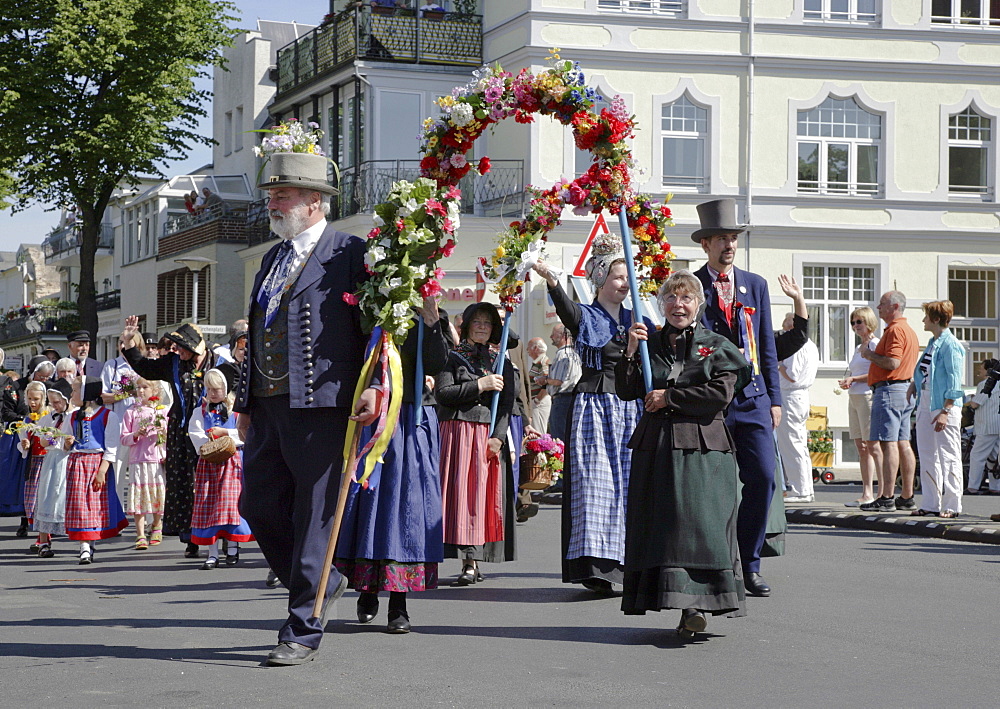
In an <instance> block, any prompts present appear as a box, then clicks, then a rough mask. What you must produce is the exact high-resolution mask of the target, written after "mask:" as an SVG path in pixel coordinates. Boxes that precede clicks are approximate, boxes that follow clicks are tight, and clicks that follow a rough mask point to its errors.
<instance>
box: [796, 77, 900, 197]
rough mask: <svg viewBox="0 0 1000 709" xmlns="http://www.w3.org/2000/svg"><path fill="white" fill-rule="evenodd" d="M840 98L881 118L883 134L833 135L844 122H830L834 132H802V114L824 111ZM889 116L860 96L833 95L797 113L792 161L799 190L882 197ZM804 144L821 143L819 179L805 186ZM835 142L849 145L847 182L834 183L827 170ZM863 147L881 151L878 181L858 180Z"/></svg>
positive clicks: (880, 127)
mask: <svg viewBox="0 0 1000 709" xmlns="http://www.w3.org/2000/svg"><path fill="white" fill-rule="evenodd" d="M831 100H833V101H838V102H848V101H851V102H853V103H854V104H855V105H856V106H857V107H858V109H859V110H861V111H864V112H865V113H867V114H869V115H872V116H876V117H878V118H879V129H878V130H879V137H878V138H871V137H862V136H849V135H846V134H845V135H841V136H838V135H833V134H832V133H833V132H835V130H836V128H838V127H839V126H840V125H842V124H837V123H832V122H831V123H830V124H829V125H830V132H831V135H828V136H826V135H801V134H800V133H799V122H800V119H801V117H802V114H808V113H812V112H813V111H820V112H822V111H823V110H824V109H823V104H824V103H826V102H827V101H831ZM885 122H886V121H885V116H884V115H883V114H881V113H880V112H878V111H872V110H870V109H869V108H868V107H866V106H865V105H864V103H863V102H862V101H859V100H858V98H857V97H856V96H835V95H832V94H831V95H829V96H827V97H825V98H824V99H823V100H822V101H820V102H819V103H817V104H816V105H814V106H812V107H810V108H804V109H799V110H798V111H797V112H796V116H795V124H794V125H795V130H794V134H795V150H794V151H793V152H792V161H793V163H794V165H795V173H796V175H795V180H796V181H795V184H796V190H797V192H798V193H799V194H823V195H846V196H851V197H860V196H864V197H882V196H884V191H885V170H884V156H885V154H886V152H887V151H886V147H885V143H884V136H885ZM817 125H819V126H821V128H822V127H823V126H826V125H828V124H827V123H825V122H822V121H821V122H820V123H818V124H817ZM843 125H845V126H850V125H852V124H843ZM803 144H816V145H817V146H818V150H817V162H816V166H817V179H816V180H810V181H809V182H815V183H816V185H815V187H812V186H803V185H802V184H801V183H802V180H801V179H800V178H799V174H798V159H799V147H800V146H801V145H803ZM832 145H847V146H848V163H847V182H842V181H839V182H831V181H830V180H829V173H828V172H827V171H826V170H825V168H826V166H827V165H828V157H829V149H830V147H831V146H832ZM863 146H875V147H876V148H877V151H878V156H879V160H878V164H877V166H876V170H875V172H876V174H875V182H874V183H868V182H866V183H863V185H862V184H861V183H859V182H858V152H859V149H860V148H861V147H863ZM868 185H874V189H870V188H868V187H867V186H868Z"/></svg>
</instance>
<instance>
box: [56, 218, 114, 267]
mask: <svg viewBox="0 0 1000 709" xmlns="http://www.w3.org/2000/svg"><path fill="white" fill-rule="evenodd" d="M82 232H83V225H82V224H80V223H76V224H72V225H70V226H67V227H63V228H62V229H59V230H58V231H54V232H52V233H51V234H49V236H48V237H46V239H45V241H43V242H42V251H43V252H44V253H45V260H46V261H48V260H49V259H54V258H59V257H61V256H63V255H65V254H67V253H69V252H74V251H76V250H77V249H79V248H80V242H82V241H83V233H82ZM97 248H99V249H108V250H109V251H113V250H114V248H115V231H114V228H113V227H112V226H111V225H110V224H101V233H100V234H99V235H98V237H97Z"/></svg>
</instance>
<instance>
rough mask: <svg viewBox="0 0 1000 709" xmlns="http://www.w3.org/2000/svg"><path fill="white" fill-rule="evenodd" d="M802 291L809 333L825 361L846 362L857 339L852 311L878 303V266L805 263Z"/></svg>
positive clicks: (822, 359) (821, 358)
mask: <svg viewBox="0 0 1000 709" xmlns="http://www.w3.org/2000/svg"><path fill="white" fill-rule="evenodd" d="M802 291H803V295H804V296H805V299H806V304H807V306H808V308H809V336H810V337H811V338H812V341H813V342H815V343H816V347H817V348H819V353H820V360H821V361H823V362H835V363H841V362H844V363H846V362H847V361H848V360H850V358H851V356H853V354H854V348H855V347H856V346H857V344H858V343H857V338H856V337H855V335H854V332H853V331H852V330H851V324H850V322H849V320H850V316H851V311H853V310H854V309H855V308H860V307H862V306H865V305H867V306H869V307H871V304H872V303H874V302H875V298H876V293H875V267H874V266H818V265H813V266H803V267H802Z"/></svg>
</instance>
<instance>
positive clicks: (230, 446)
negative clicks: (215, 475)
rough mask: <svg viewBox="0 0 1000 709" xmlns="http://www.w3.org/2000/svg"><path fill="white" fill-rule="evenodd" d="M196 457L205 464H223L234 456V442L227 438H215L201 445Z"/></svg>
mask: <svg viewBox="0 0 1000 709" xmlns="http://www.w3.org/2000/svg"><path fill="white" fill-rule="evenodd" d="M198 455H200V456H201V458H202V460H204V461H205V462H206V463H225V462H226V461H227V460H229V459H230V458H232V457H233V456H234V455H236V441H234V440H233V439H232V438H230V437H229V436H222V437H221V438H216V439H214V440H211V441H209V442H208V443H205V444H203V445H202V447H201V448H199V449H198Z"/></svg>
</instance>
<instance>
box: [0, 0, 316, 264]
mask: <svg viewBox="0 0 1000 709" xmlns="http://www.w3.org/2000/svg"><path fill="white" fill-rule="evenodd" d="M235 4H236V6H237V8H238V11H237V13H236V14H238V15H239V16H240V20H239V22H237V26H238V27H240V28H241V29H255V28H256V26H257V19H258V18H260V19H262V20H279V21H284V22H292V21H295V22H301V23H304V24H319V21H320V20H321V19H322V18H323V15H325V14H326V13H327V12H329V9H330V3H329V0H296V1H295V2H294V3H288V2H274V1H273V0H270V1H267V0H235ZM210 87H211V83H210V82H206V83H205V88H210ZM205 108H206V110H208V112H209V116H208V117H207V118H205V119H203V121H202V123H201V129H200V131H199V132H201V133H202V134H204V135H210V133H211V127H212V121H211V106H206V107H205ZM211 160H212V150H211V148H210V147H207V146H196V147H195V148H194V149H193V150H191V152H190V153H189V154H188V156H187V158H185V159H184V160H177V161H174V162H171V163H169V164H167V165H166V166H165V167H164V173H165V174H166V175H167V176H171V175H184V174H190V173H191V172H193V171H195V170H197V169H198V168H199V167H201V166H203V165H205V164H207V163H209V162H211ZM51 206H52V205H48V204H44V205H40V204H37V203H36V204H35V205H33V206H31V207H29V208H28V209H26V210H24V211H22V212H18V213H16V214H12V213H11V211H10V210H9V209H5V210H3V211H0V251H16V250H17V248H18V246H20V245H21V244H22V243H28V244H40V243H42V240H43V239H44V238H45V236H46V235H47V234H48V233H49V231H50V230H51V229H52V227H54V226H56V224H57V223H58V221H59V211H46V207H51Z"/></svg>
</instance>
